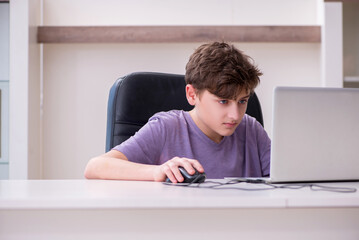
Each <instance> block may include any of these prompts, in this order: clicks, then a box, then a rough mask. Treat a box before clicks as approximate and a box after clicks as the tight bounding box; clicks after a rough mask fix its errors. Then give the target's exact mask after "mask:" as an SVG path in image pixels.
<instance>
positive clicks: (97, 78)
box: [12, 0, 323, 179]
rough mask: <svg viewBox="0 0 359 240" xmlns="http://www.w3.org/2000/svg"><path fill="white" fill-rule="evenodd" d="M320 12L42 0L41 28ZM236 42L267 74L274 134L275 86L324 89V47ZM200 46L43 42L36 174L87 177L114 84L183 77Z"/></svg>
mask: <svg viewBox="0 0 359 240" xmlns="http://www.w3.org/2000/svg"><path fill="white" fill-rule="evenodd" d="M18 1H21V0H12V2H18ZM150 10H151V11H150ZM322 14H323V2H322V1H320V0H291V1H288V0H252V1H244V0H227V1H224V0H197V1H193V0H183V1H175V0H136V1H134V0H121V1H120V0H105V1H97V0H96V1H95V0H75V1H74V0H62V1H56V0H43V25H49V26H50V25H51V26H53V25H55V26H56V25H58V26H60V25H65V26H66V25H68V26H74V25H189V24H192V25H217V24H218V25H232V24H233V25H256V24H259V25H321V24H322V23H323V21H322V19H323V18H322V16H321V15H322ZM234 44H235V45H236V46H237V47H238V48H240V49H241V50H243V51H244V52H245V53H247V54H248V55H250V56H252V57H253V58H254V59H255V61H256V63H257V64H258V66H259V68H260V69H261V70H262V71H263V72H264V76H263V77H262V79H261V84H260V86H259V87H258V89H257V93H258V95H259V98H260V100H261V103H262V107H263V113H264V119H265V128H266V130H267V131H268V133H269V134H271V131H270V127H271V108H272V90H273V88H274V87H275V86H278V85H287V86H289V85H290V86H294V85H295V86H321V84H322V81H321V77H322V73H321V68H322V60H321V57H322V44H320V43H234ZM199 45H200V43H182V44H180V43H178V44H175V43H171V44H44V45H43V52H41V51H40V50H39V52H40V57H41V56H42V58H43V66H42V69H43V70H42V71H41V70H40V73H39V78H40V79H41V74H42V75H43V79H42V80H43V102H42V104H43V109H42V110H43V118H42V119H40V120H39V122H40V123H41V126H40V132H42V135H41V136H40V137H41V138H42V143H43V144H42V145H41V149H42V150H41V154H42V158H41V157H40V158H41V159H42V161H41V163H39V164H35V165H36V166H35V167H38V166H40V169H41V171H42V172H41V174H39V175H38V176H40V177H42V178H49V179H53V178H82V177H83V170H84V167H85V165H86V163H87V161H88V160H89V159H90V158H91V157H93V156H95V155H99V154H102V153H103V152H104V149H105V129H106V111H107V98H108V91H109V89H110V87H111V85H112V84H113V82H114V81H115V80H116V79H117V78H118V77H120V76H123V75H125V74H128V73H130V72H134V71H159V72H170V73H182V74H183V73H184V69H185V64H186V63H187V60H188V57H189V55H190V54H191V53H192V52H193V50H194V49H195V48H196V47H198V46H199ZM39 49H41V48H39ZM41 54H42V55H41ZM33 59H35V62H36V61H37V60H38V57H36V55H35V57H33V58H31V57H30V61H33ZM40 85H41V84H40ZM31 91H36V90H31ZM39 105H40V104H39ZM39 112H40V111H39ZM13 151H15V150H13ZM32 167H34V166H32Z"/></svg>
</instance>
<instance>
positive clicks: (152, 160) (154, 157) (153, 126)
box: [113, 117, 166, 165]
mask: <svg viewBox="0 0 359 240" xmlns="http://www.w3.org/2000/svg"><path fill="white" fill-rule="evenodd" d="M165 136H166V128H165V125H164V123H163V121H161V119H160V118H157V117H152V118H151V119H150V120H149V121H148V122H147V123H146V124H145V125H144V126H143V127H142V128H141V129H140V130H139V131H138V132H136V134H135V135H134V136H132V137H130V138H129V139H128V140H126V141H125V142H123V143H121V144H120V145H117V146H115V147H114V148H113V149H114V150H117V151H120V152H122V153H123V154H124V155H125V156H126V157H127V159H128V160H129V161H131V162H136V163H143V164H156V165H157V164H159V163H158V161H159V158H160V154H161V152H162V148H163V145H164V143H165V141H166V139H165V138H166V137H165Z"/></svg>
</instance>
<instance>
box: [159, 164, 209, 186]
mask: <svg viewBox="0 0 359 240" xmlns="http://www.w3.org/2000/svg"><path fill="white" fill-rule="evenodd" d="M178 170H179V171H180V172H181V174H182V176H183V178H184V180H183V182H182V183H203V182H204V180H206V174H205V173H200V172H198V171H197V170H196V169H194V170H195V171H196V172H195V173H194V174H193V175H190V174H189V173H188V172H187V171H186V169H184V168H183V167H179V168H178ZM166 182H168V183H171V180H170V179H169V178H167V179H166Z"/></svg>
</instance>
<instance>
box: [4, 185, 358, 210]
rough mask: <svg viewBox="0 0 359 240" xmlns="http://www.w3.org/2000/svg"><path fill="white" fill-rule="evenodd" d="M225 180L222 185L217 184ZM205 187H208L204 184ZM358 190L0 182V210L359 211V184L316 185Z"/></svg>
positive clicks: (256, 186)
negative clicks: (333, 209) (319, 209)
mask: <svg viewBox="0 0 359 240" xmlns="http://www.w3.org/2000/svg"><path fill="white" fill-rule="evenodd" d="M215 181H222V182H224V181H226V180H215ZM208 185H209V184H208ZM320 185H322V186H331V187H350V188H356V189H358V191H356V192H355V193H337V192H328V191H313V190H311V189H310V188H308V187H305V188H302V189H295V190H294V189H273V190H264V191H253V190H254V189H258V188H265V187H266V186H265V185H262V184H248V183H240V184H236V185H231V187H236V188H246V189H249V190H248V191H245V190H240V189H207V188H188V187H177V186H169V185H165V184H163V183H156V182H143V181H110V180H1V181H0V209H113V208H115V209H131V208H132V209H133V208H136V209H142V208H145V209H159V208H162V209H164V208H167V209H168V208H172V209H177V208H220V209H221V208H298V207H299V208H301V207H303V208H308V207H319V208H321V207H336V208H338V207H339V208H343V207H355V208H357V207H359V182H340V183H338V182H337V183H320Z"/></svg>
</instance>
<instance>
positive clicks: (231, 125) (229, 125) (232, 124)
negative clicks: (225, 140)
mask: <svg viewBox="0 0 359 240" xmlns="http://www.w3.org/2000/svg"><path fill="white" fill-rule="evenodd" d="M223 124H224V126H226V127H228V128H233V127H235V126H237V123H236V122H235V123H223Z"/></svg>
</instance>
